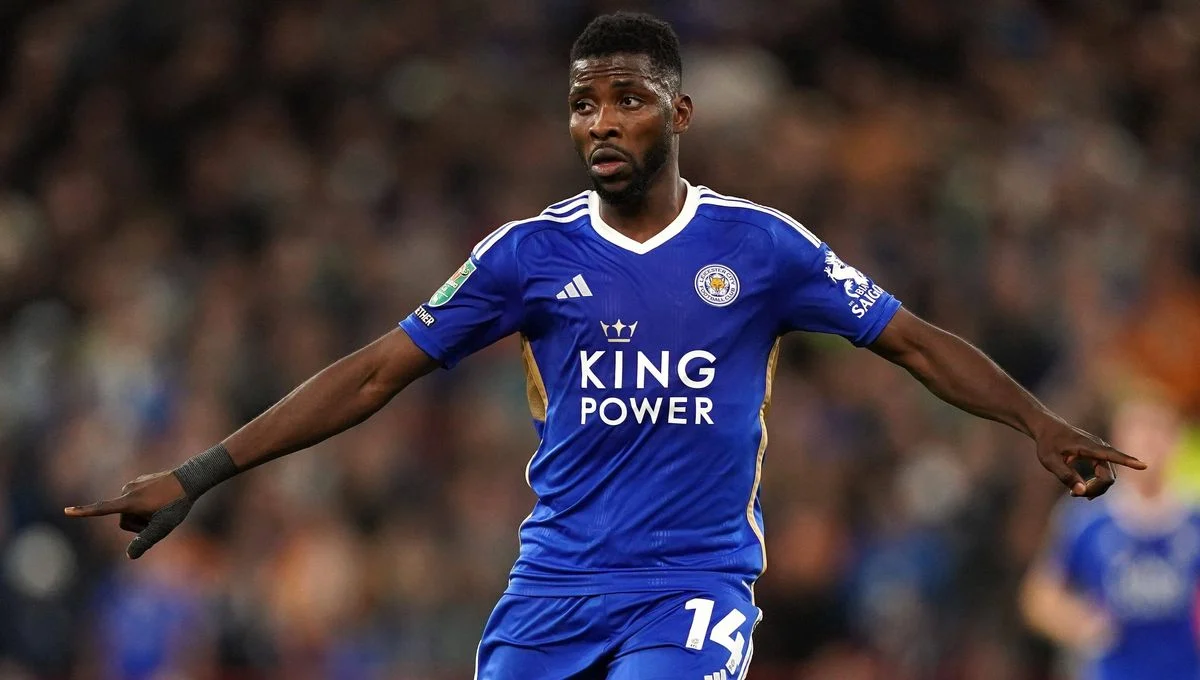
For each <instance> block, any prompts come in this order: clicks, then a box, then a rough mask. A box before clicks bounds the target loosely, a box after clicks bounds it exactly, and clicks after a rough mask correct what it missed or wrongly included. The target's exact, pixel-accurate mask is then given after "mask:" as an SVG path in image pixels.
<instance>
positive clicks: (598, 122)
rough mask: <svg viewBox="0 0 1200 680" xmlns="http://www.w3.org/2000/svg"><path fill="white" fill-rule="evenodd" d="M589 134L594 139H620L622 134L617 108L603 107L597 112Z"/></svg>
mask: <svg viewBox="0 0 1200 680" xmlns="http://www.w3.org/2000/svg"><path fill="white" fill-rule="evenodd" d="M588 134H590V135H591V136H592V138H594V139H610V138H612V137H618V136H620V134H621V122H620V117H619V116H618V115H617V111H616V107H614V106H607V105H602V106H600V109H599V110H598V111H597V112H596V117H595V118H593V119H592V124H591V126H590V127H589V128H588Z"/></svg>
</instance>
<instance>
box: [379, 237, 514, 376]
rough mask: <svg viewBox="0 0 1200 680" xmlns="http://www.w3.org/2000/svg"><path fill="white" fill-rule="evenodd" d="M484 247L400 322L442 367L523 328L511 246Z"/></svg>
mask: <svg viewBox="0 0 1200 680" xmlns="http://www.w3.org/2000/svg"><path fill="white" fill-rule="evenodd" d="M486 240H487V239H485V242H486ZM506 241H508V239H506ZM482 245H483V243H481V244H480V246H476V248H475V249H474V250H473V251H472V252H471V255H470V257H469V258H467V261H466V262H464V263H463V265H462V266H461V267H459V269H458V270H457V271H456V272H455V273H454V274H453V275H452V276H451V277H450V279H449V280H447V281H446V283H444V284H443V285H442V287H441V288H439V289H437V291H436V292H434V294H433V297H431V298H429V301H428V302H425V303H424V304H421V305H419V306H418V307H417V308H416V310H414V311H413V313H412V314H410V315H409V316H408V318H406V319H404V320H403V321H401V322H400V327H401V328H402V329H404V332H406V333H408V335H409V337H411V338H412V340H413V342H414V343H415V344H416V345H417V347H420V348H421V350H422V351H424V352H425V353H426V354H428V355H429V356H431V357H433V359H434V360H435V361H437V362H438V363H440V364H441V365H442V366H443V367H445V368H453V367H454V365H455V364H457V363H458V362H459V361H462V360H463V359H464V358H466V357H467V356H468V355H470V354H472V353H474V352H477V351H479V350H481V349H483V348H484V347H487V346H488V345H490V344H492V343H493V342H496V341H497V340H499V339H501V338H503V337H505V336H507V335H510V334H512V333H514V332H516V331H518V330H519V329H520V328H521V324H522V319H523V309H524V306H523V304H522V293H521V286H520V280H519V276H518V273H517V263H516V253H515V247H513V246H512V244H510V243H507V242H506V243H501V244H498V245H495V247H488V248H486V249H481V246H482Z"/></svg>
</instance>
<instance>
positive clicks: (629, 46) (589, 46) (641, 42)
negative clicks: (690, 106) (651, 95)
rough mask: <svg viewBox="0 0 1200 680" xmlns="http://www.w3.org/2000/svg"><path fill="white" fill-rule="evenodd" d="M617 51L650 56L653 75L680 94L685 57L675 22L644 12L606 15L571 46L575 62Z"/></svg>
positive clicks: (600, 17) (591, 24)
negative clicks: (680, 49)
mask: <svg viewBox="0 0 1200 680" xmlns="http://www.w3.org/2000/svg"><path fill="white" fill-rule="evenodd" d="M613 54H644V55H646V56H648V57H650V68H651V69H653V71H654V72H653V74H652V75H653V76H654V77H655V78H657V79H659V80H661V81H662V83H663V84H664V85H666V86H667V90H668V92H669V93H670V94H672V95H674V94H678V93H679V88H680V87H681V86H682V84H683V59H682V58H681V57H680V56H679V36H677V35H675V29H673V28H671V24H668V23H667V22H665V21H663V20H661V19H658V18H655V17H653V16H650V15H649V14H642V13H640V12H614V13H612V14H602V15H600V16H598V17H596V18H595V19H592V21H591V22H590V23H589V24H588V25H587V28H584V29H583V32H582V33H580V34H579V37H578V38H576V39H575V44H574V45H572V46H571V62H572V63H574V62H576V61H578V60H580V59H588V58H590V57H607V56H610V55H613Z"/></svg>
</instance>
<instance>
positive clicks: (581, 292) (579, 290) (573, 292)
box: [554, 274, 592, 300]
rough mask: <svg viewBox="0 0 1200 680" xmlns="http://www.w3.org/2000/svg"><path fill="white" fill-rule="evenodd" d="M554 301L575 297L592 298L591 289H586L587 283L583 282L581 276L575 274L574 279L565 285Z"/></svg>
mask: <svg viewBox="0 0 1200 680" xmlns="http://www.w3.org/2000/svg"><path fill="white" fill-rule="evenodd" d="M554 297H555V298H556V299H559V300H565V299H567V298H577V297H592V289H591V288H588V285H587V281H584V280H583V274H576V275H575V278H573V279H571V282H570V283H568V284H567V285H566V287H564V288H563V289H562V290H560V291H558V295H555V296H554Z"/></svg>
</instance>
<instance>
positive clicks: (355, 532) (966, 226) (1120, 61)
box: [0, 0, 1200, 680]
mask: <svg viewBox="0 0 1200 680" xmlns="http://www.w3.org/2000/svg"><path fill="white" fill-rule="evenodd" d="M621 7H624V8H637V9H649V10H652V11H656V12H658V13H659V14H660V15H661V16H663V17H664V18H667V19H669V20H671V21H673V22H674V24H675V26H676V28H677V30H678V32H679V33H680V35H681V37H682V40H683V42H684V44H685V47H686V48H687V53H686V55H685V86H686V87H685V89H686V90H687V91H688V92H690V93H691V94H692V95H693V97H694V99H695V102H696V111H697V114H696V125H695V126H694V127H693V129H692V131H691V132H689V133H688V134H687V135H686V137H685V138H684V140H683V147H682V148H683V153H682V158H683V166H684V175H685V176H686V177H688V178H690V179H691V180H693V181H694V182H700V183H704V184H707V185H709V186H712V187H714V188H716V189H717V190H719V191H722V192H725V193H732V194H738V195H744V196H747V197H749V198H752V199H754V200H757V201H759V202H762V203H767V204H771V205H774V206H776V207H779V208H781V209H784V210H786V211H788V212H790V213H792V214H794V215H795V216H797V217H798V219H800V220H801V221H802V222H804V223H805V224H806V225H808V226H809V227H810V228H812V229H813V230H814V231H816V232H817V233H818V234H819V235H821V236H822V237H823V238H825V239H826V240H827V241H828V242H830V243H831V245H833V247H834V248H836V249H837V250H838V252H839V253H840V254H841V255H842V256H843V257H844V258H845V259H847V260H848V261H850V262H852V263H855V264H857V265H858V266H859V267H861V268H862V269H864V270H866V271H869V272H871V273H872V274H873V275H874V276H875V277H876V278H877V279H878V280H879V281H880V282H881V283H883V284H884V285H885V286H886V287H887V288H889V289H890V290H892V291H893V292H895V293H896V294H897V295H898V296H899V297H900V298H901V299H903V300H905V301H906V303H907V304H909V305H910V306H911V307H912V308H913V309H914V310H915V311H917V312H918V313H920V314H923V315H925V316H926V317H928V318H929V319H931V320H932V321H934V322H935V323H938V324H940V325H943V326H945V327H946V328H949V329H951V330H953V331H956V332H958V333H961V334H963V335H965V336H966V337H968V338H970V339H972V340H974V341H976V342H977V343H978V344H980V345H981V346H982V347H983V348H984V349H985V350H986V351H987V352H989V353H990V354H991V355H992V356H993V357H995V358H996V359H997V360H998V361H999V363H1000V364H1002V365H1003V366H1004V367H1005V368H1007V369H1008V370H1009V371H1011V372H1012V373H1013V375H1014V376H1016V377H1017V379H1019V380H1020V381H1021V382H1022V383H1023V384H1025V385H1027V386H1029V387H1031V388H1033V389H1035V390H1036V392H1037V393H1038V394H1039V395H1041V396H1042V397H1044V398H1045V399H1046V400H1047V401H1048V402H1049V403H1050V404H1051V405H1052V406H1053V407H1054V408H1056V409H1058V410H1060V412H1062V413H1063V414H1065V415H1066V416H1068V417H1069V418H1071V419H1073V420H1075V421H1077V422H1079V423H1080V424H1082V425H1084V426H1086V427H1090V428H1094V429H1095V430H1097V431H1099V432H1103V431H1104V429H1105V415H1104V414H1105V410H1106V403H1108V401H1109V400H1111V399H1112V398H1113V397H1114V395H1117V394H1119V393H1120V392H1121V390H1123V389H1127V388H1128V386H1129V385H1131V384H1137V383H1139V382H1141V381H1143V380H1145V379H1146V378H1150V379H1152V380H1154V381H1156V382H1157V383H1158V384H1159V385H1160V387H1161V388H1162V389H1165V390H1166V392H1167V394H1169V395H1170V396H1171V398H1173V399H1174V400H1175V401H1176V403H1177V404H1178V405H1179V407H1180V408H1182V409H1184V410H1185V411H1186V412H1187V413H1189V414H1190V416H1191V417H1192V418H1196V417H1197V416H1198V415H1200V350H1198V349H1197V347H1200V292H1198V290H1200V287H1198V285H1200V284H1198V279H1197V275H1198V273H1200V235H1198V231H1200V229H1198V228H1197V227H1198V210H1197V208H1198V207H1200V174H1198V173H1197V171H1196V170H1197V161H1198V153H1200V116H1197V115H1196V112H1197V111H1200V73H1198V72H1197V71H1198V67H1197V64H1198V63H1200V58H1198V57H1200V54H1198V52H1200V4H1197V3H1195V2H1191V1H1189V0H1179V1H1177V2H1166V1H1164V2H1135V1H1133V0H1129V1H1126V2H1122V1H1118V0H1046V1H1043V2H1037V1H1035V0H977V1H975V2H969V3H963V2H957V1H956V0H903V1H902V0H846V1H843V2H839V1H836V0H804V1H799V0H795V1H791V2H771V1H769V0H741V1H740V2H723V1H720V0H687V1H680V2H661V3H641V4H638V3H623V2H599V1H596V2H586V1H582V0H540V1H539V0H524V1H515V2H514V1H510V0H442V1H440V2H432V1H427V0H421V1H416V0H411V1H404V2H399V1H397V2H391V1H382V0H381V1H368V0H354V1H352V0H308V1H301V0H297V1H294V2H280V3H272V2H267V1H265V0H178V1H177V2H157V1H155V0H66V1H60V2H50V1H44V0H5V2H0V677H3V678H6V679H7V678H15V679H21V678H206V679H207V678H211V679H218V678H260V677H261V678H289V679H291V678H339V679H340V678H404V679H410V680H443V679H446V678H462V677H469V674H470V672H471V666H472V658H473V654H474V651H475V646H476V642H477V639H478V635H479V633H480V630H481V628H482V625H483V622H484V619H485V617H486V615H487V613H488V611H489V608H490V607H491V605H492V604H493V602H494V600H495V598H496V597H497V596H498V594H499V593H500V591H501V590H502V589H503V587H504V581H505V576H506V573H507V569H508V568H509V566H510V563H511V560H512V558H513V556H514V553H515V550H516V547H517V544H516V528H517V525H518V523H519V522H520V520H521V519H522V517H523V516H524V515H525V514H526V513H527V512H528V509H529V507H530V503H531V496H530V493H529V491H528V489H527V487H526V486H525V483H524V480H523V478H522V470H523V466H524V464H525V462H526V460H527V459H528V456H529V455H530V453H531V452H532V449H533V447H534V445H535V440H534V435H533V431H532V428H531V427H530V425H529V421H528V417H527V413H526V411H525V403H524V397H523V388H522V383H521V379H522V373H521V370H520V368H519V365H518V362H517V354H516V352H514V351H513V345H512V343H510V342H502V343H500V344H499V345H498V346H496V347H493V348H491V349H488V350H486V351H484V352H482V353H481V354H479V355H478V356H476V357H474V358H472V359H470V360H468V361H467V362H465V363H464V364H463V365H462V366H461V367H460V368H458V369H456V370H455V371H453V372H451V373H446V372H440V373H438V374H434V375H432V376H430V377H428V378H426V379H423V380H421V381H420V382H419V383H418V384H416V385H414V386H413V387H412V388H410V389H409V390H408V391H406V392H405V393H403V394H402V395H401V396H400V397H399V398H398V399H397V400H396V401H395V402H394V403H393V404H392V405H391V406H389V407H388V408H387V409H386V410H385V411H384V412H382V413H380V414H379V415H378V416H376V417H375V418H374V419H372V420H370V421H369V422H367V423H366V424H364V425H362V426H360V427H358V428H357V429H355V430H353V431H351V432H349V433H346V434H344V435H342V436H340V437H337V438H335V439H333V440H331V441H329V442H327V443H325V444H323V445H321V446H318V447H316V450H314V451H310V452H305V453H301V454H297V455H294V456H292V457H290V458H289V459H287V460H286V461H283V462H276V463H273V464H271V465H270V466H269V467H267V468H264V469H260V470H257V471H255V472H253V473H250V474H247V475H245V476H244V477H242V478H239V479H238V480H236V481H235V482H233V483H230V484H226V485H225V486H223V487H222V488H220V489H219V491H217V492H214V493H213V494H212V498H209V499H207V500H205V501H204V502H203V503H201V507H200V508H199V509H198V511H197V512H196V513H194V514H193V517H192V518H191V519H189V521H188V522H187V524H186V525H185V526H184V527H183V528H182V529H181V530H180V531H178V532H176V534H175V535H173V536H172V537H171V538H170V540H167V541H166V542H165V543H163V544H162V545H160V546H159V547H157V548H155V549H154V551H152V552H151V553H150V555H149V557H148V558H147V559H144V560H141V561H139V562H133V563H131V562H128V561H127V560H124V559H123V557H122V550H123V547H124V544H125V542H126V541H127V535H125V534H123V533H122V532H120V531H118V530H117V528H116V526H115V525H116V522H115V521H86V522H84V521H66V520H65V519H64V518H62V517H61V516H60V509H61V508H62V507H63V506H64V505H67V504H74V503H80V502H86V501H90V500H94V499H97V498H100V497H105V496H108V495H111V494H112V493H114V492H116V491H117V490H118V489H119V488H120V486H121V484H122V483H123V482H125V481H126V480H128V479H130V478H132V477H133V476H135V475H136V474H139V473H143V472H148V471H153V470H157V469H161V468H164V467H170V466H173V465H175V464H177V463H178V462H180V461H181V460H182V459H183V458H185V457H186V456H188V455H191V454H192V453H195V452H197V451H199V450H201V449H203V448H206V447H207V446H209V445H211V444H212V443H213V442H214V441H216V440H218V439H220V438H221V437H223V436H224V435H225V434H227V433H228V432H230V431H231V430H232V428H234V427H236V426H237V425H239V424H241V423H242V422H244V421H245V420H246V419H248V418H249V417H251V416H253V415H254V414H256V413H257V412H259V411H260V410H261V409H263V408H265V407H266V406H267V405H269V404H270V403H271V402H273V401H274V400H275V399H277V398H279V397H280V396H282V395H283V394H284V393H285V392H286V391H287V390H288V389H290V388H291V387H292V386H293V385H295V384H297V383H299V382H300V381H302V380H304V379H305V378H306V377H308V376H309V375H310V374H312V373H313V372H315V371H316V370H318V369H320V368H321V367H322V366H324V365H325V364H327V363H328V362H330V361H331V360H333V359H335V358H336V357H338V356H340V355H342V354H343V353H346V352H348V351H350V350H352V349H354V348H355V347H357V346H359V345H360V344H362V343H365V342H366V341H368V340H370V339H372V338H374V337H376V336H378V335H380V334H382V333H384V332H386V331H387V330H388V329H390V328H391V327H392V326H393V325H394V324H395V323H396V322H397V321H398V320H399V319H400V318H402V317H404V316H405V315H407V314H408V313H409V311H411V309H412V308H413V307H414V306H415V305H416V304H417V303H418V302H419V301H421V300H423V299H424V298H426V297H428V295H429V294H430V293H431V292H432V291H433V290H434V289H435V288H437V286H438V285H440V284H441V282H442V281H443V280H444V279H445V278H446V276H448V275H449V274H450V273H451V272H452V271H453V270H454V268H455V267H456V266H457V265H458V264H460V263H461V261H462V260H463V259H464V257H465V253H466V252H467V251H468V249H469V248H470V246H471V245H472V244H473V243H475V241H476V240H478V239H479V238H480V237H482V236H483V235H485V234H486V233H488V232H489V231H491V230H492V229H494V228H495V227H496V226H498V225H499V224H501V223H503V222H505V221H508V220H510V219H515V218H518V217H524V216H528V215H531V214H534V213H536V212H537V211H538V210H540V209H541V208H542V207H543V206H544V205H546V204H548V203H550V202H552V201H555V200H558V199H560V198H562V197H565V196H568V195H571V194H573V193H575V192H577V191H579V190H580V189H581V188H584V187H585V177H584V174H583V172H582V168H581V167H580V164H579V162H578V161H577V160H576V159H575V158H573V156H572V151H571V146H570V144H569V141H568V137H567V134H566V107H565V106H564V99H565V85H566V66H567V62H566V53H567V49H568V47H569V45H570V42H571V40H572V39H573V37H574V36H575V35H576V33H577V32H578V31H579V30H580V29H581V28H582V26H583V25H584V23H585V22H586V20H587V19H588V18H590V16H592V15H594V14H595V13H597V12H600V11H607V10H612V9H616V8H621ZM785 347H786V353H785V357H784V361H783V362H782V367H781V370H780V374H779V376H778V379H777V381H776V388H775V395H776V396H775V402H774V406H773V411H772V414H771V418H770V431H771V446H770V450H769V455H768V458H767V463H766V472H765V481H764V484H763V493H764V501H765V507H766V524H767V535H768V551H769V555H770V567H769V570H768V572H767V575H766V576H765V577H764V579H763V581H762V582H761V584H760V587H759V590H758V595H759V601H760V603H761V604H762V606H763V607H764V609H765V610H766V618H765V623H764V625H763V626H762V627H761V628H760V630H759V633H758V635H757V636H756V640H757V646H756V654H755V664H756V665H755V669H754V671H753V672H752V673H751V674H750V675H751V677H752V678H756V679H757V680H771V679H783V678H804V679H811V678H839V679H844V680H871V679H874V678H945V679H951V678H971V679H974V680H987V679H989V678H997V679H1000V678H1004V679H1012V678H1046V677H1050V676H1051V674H1052V673H1053V672H1054V663H1053V660H1052V656H1051V654H1050V650H1049V649H1048V648H1047V647H1046V646H1045V645H1044V644H1043V643H1040V642H1038V641H1037V640H1035V639H1034V638H1032V637H1031V636H1030V635H1029V634H1028V633H1027V632H1025V630H1024V628H1023V627H1022V625H1021V623H1020V621H1019V618H1018V616H1017V614H1016V610H1015V604H1014V602H1015V583H1016V579H1017V578H1018V577H1019V576H1020V574H1021V572H1022V570H1023V568H1024V567H1025V565H1026V564H1027V562H1028V561H1029V559H1030V557H1031V555H1033V554H1034V553H1035V552H1036V550H1037V549H1038V546H1039V543H1040V542H1041V540H1042V536H1043V528H1044V525H1045V522H1046V516H1047V513H1048V511H1049V509H1050V507H1051V506H1052V505H1053V503H1054V502H1055V501H1056V500H1057V499H1058V498H1060V497H1061V493H1062V492H1061V490H1060V489H1059V488H1058V484H1057V482H1055V480H1053V479H1052V478H1051V477H1050V476H1049V475H1047V474H1045V473H1044V472H1043V471H1042V470H1041V469H1040V467H1039V466H1038V465H1037V463H1036V461H1035V459H1034V457H1033V456H1032V448H1031V445H1030V444H1029V443H1028V442H1026V441H1025V440H1023V439H1022V438H1021V437H1020V436H1018V435H1015V434H1013V433H1011V432H1008V431H1007V430H1005V429H1004V428H1002V427H1000V426H998V425H993V424H990V423H985V422H982V421H976V420H974V419H971V418H969V417H966V416H964V415H961V414H959V413H957V412H956V411H954V410H953V409H950V408H949V407H946V406H944V405H941V404H940V403H938V402H936V400H934V399H933V398H932V397H930V396H928V395H926V394H925V393H924V391H923V389H922V388H921V387H920V386H919V385H917V384H916V383H915V382H914V381H912V380H910V379H909V378H908V377H907V376H906V375H905V374H903V373H902V372H900V371H899V370H897V369H894V368H892V367H890V366H888V365H887V364H886V363H885V362H884V361H882V360H880V359H878V358H876V357H874V356H873V355H871V354H869V353H867V352H861V351H855V350H853V349H852V348H851V347H850V346H849V345H848V344H846V343H845V342H843V341H841V340H828V339H823V338H820V337H792V338H790V339H789V341H788V342H787V343H786V345H785ZM1135 453H1136V452H1135ZM1185 453H1187V452H1185ZM1188 455H1189V456H1193V455H1196V454H1194V453H1189V454H1188ZM1197 457H1200V456H1197ZM1189 464H1190V465H1195V464H1196V463H1195V459H1194V458H1191V457H1185V458H1184V461H1183V467H1184V468H1185V469H1184V470H1183V472H1182V473H1181V474H1180V475H1179V479H1180V480H1184V481H1185V482H1186V481H1187V480H1189V479H1191V478H1192V477H1189V475H1188V474H1187V472H1188V470H1187V469H1186V468H1187V467H1188V466H1189Z"/></svg>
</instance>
